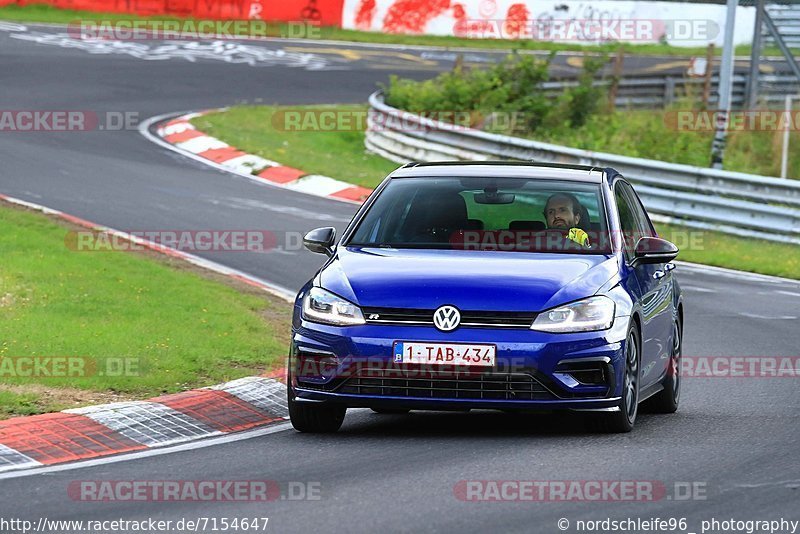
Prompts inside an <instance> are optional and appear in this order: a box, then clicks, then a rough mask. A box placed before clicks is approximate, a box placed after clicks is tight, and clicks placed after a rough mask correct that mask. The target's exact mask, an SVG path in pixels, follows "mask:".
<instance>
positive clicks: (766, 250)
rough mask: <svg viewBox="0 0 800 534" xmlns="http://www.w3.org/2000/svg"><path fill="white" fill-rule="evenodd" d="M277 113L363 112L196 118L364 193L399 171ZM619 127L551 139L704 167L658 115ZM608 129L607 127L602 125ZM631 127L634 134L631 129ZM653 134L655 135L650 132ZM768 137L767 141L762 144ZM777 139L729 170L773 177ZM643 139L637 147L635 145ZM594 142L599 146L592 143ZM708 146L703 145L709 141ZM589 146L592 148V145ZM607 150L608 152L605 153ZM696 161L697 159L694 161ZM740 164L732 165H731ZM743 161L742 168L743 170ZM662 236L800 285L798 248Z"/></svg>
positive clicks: (747, 145) (753, 137)
mask: <svg viewBox="0 0 800 534" xmlns="http://www.w3.org/2000/svg"><path fill="white" fill-rule="evenodd" d="M278 109H283V110H286V109H292V110H298V109H313V110H320V109H326V110H329V109H339V110H342V111H349V112H352V111H359V110H361V111H363V110H364V109H365V108H364V107H363V106H308V107H305V108H304V107H302V106H297V107H292V108H276V107H272V106H256V107H245V106H241V107H234V108H232V109H230V110H229V111H226V112H222V113H212V114H209V115H204V116H202V117H199V118H197V119H194V120H193V121H192V123H193V124H194V125H195V126H196V127H198V128H199V129H201V130H202V131H204V132H206V133H208V134H209V135H212V136H214V137H218V138H220V139H223V140H225V141H226V142H228V143H230V144H232V145H233V146H236V147H237V148H240V149H242V150H245V151H247V152H250V153H256V154H259V155H261V156H263V157H265V158H268V159H274V160H276V161H279V162H280V163H282V164H284V165H289V166H292V167H297V168H299V169H302V170H304V171H307V172H309V173H314V174H324V175H327V176H331V177H333V178H337V179H339V180H343V181H346V182H350V183H356V184H359V185H363V186H365V187H375V186H376V185H377V184H378V183H379V182H380V181H381V180H382V179H383V178H384V176H386V174H388V173H389V172H390V171H392V170H393V169H395V168H397V165H396V164H395V163H392V162H390V161H388V160H385V159H383V158H381V157H378V156H375V155H371V154H368V153H366V151H365V149H364V136H363V133H362V132H357V131H346V132H336V131H309V132H284V131H282V129H280V128H276V127H275V125H273V122H272V118H273V115H274V114H275V112H276V110H278ZM615 115H616V118H615V121H616V123H612V124H610V125H608V130H609V132H610V133H607V134H606V133H600V132H598V130H602V129H601V128H600V126H601V122H602V121H598V122H597V123H590V125H588V126H587V127H586V128H587V130H592V129H593V130H594V131H593V134H592V135H589V134H588V133H584V134H581V133H580V132H582V131H583V130H579V132H578V133H570V132H569V131H567V132H562V135H561V136H559V135H555V134H554V135H553V136H552V137H548V138H547V140H548V141H551V142H557V143H564V144H569V143H575V145H581V144H584V146H583V148H592V149H594V150H608V151H613V152H623V153H624V152H626V151H627V152H628V154H629V155H635V156H640V157H653V158H657V157H659V156H661V157H662V158H667V159H668V158H673V159H677V160H678V161H679V162H682V163H693V164H697V165H706V160H707V159H708V154H709V150H708V149H707V148H705V147H699V148H698V147H695V146H694V145H695V144H699V143H700V141H699V140H698V138H697V137H696V136H697V135H698V134H695V133H683V134H680V135H679V136H677V138H676V136H673V133H674V132H671V131H669V130H667V128H666V127H664V126H663V124H664V123H663V121H662V120H661V119H660V118H655V117H656V116H655V115H654V113H653V112H638V111H637V112H619V113H617V114H615ZM603 124H606V123H603ZM626 125H628V126H629V127H630V131H628V130H626V128H625V126H626ZM653 129H655V131H652V130H653ZM759 136H763V137H764V138H765V140H759ZM772 138H773V136H772V134H759V133H747V134H736V133H735V134H733V135H732V136H731V140H730V145H729V147H728V152H727V156H728V160H727V163H728V165H727V167H728V168H730V166H731V165H733V166H734V167H735V168H737V170H742V171H745V172H748V171H749V172H758V171H760V170H762V171H763V170H769V169H771V168H772V167H770V165H772V164H773V162H772V158H771V156H769V155H765V152H764V150H765V149H764V146H762V145H767V147H768V148H771V147H772V145H771V140H772ZM637 140H638V142H637ZM591 142H596V143H597V144H596V145H592V144H590V143H591ZM703 142H705V141H703ZM793 143H794V145H793V146H794V147H795V148H794V150H793V154H795V157H794V158H793V165H792V169H793V170H800V168H798V167H797V164H798V162H800V152H798V149H800V139H798V140H797V141H796V142H795V140H794V139H793ZM586 145H588V146H586ZM601 147H602V148H601ZM692 158H696V159H692ZM731 162H734V163H731ZM737 162H738V163H737ZM659 229H660V231H661V232H662V233H663V234H664V235H665V237H667V239H670V238H673V239H674V240H675V241H676V243H677V244H678V245H679V246H680V247H681V255H680V258H679V259H682V260H685V261H692V262H697V263H703V264H708V265H716V266H719V267H728V268H732V269H741V270H744V271H751V272H757V273H762V274H771V275H775V276H785V277H788V278H797V279H800V247H797V246H794V245H784V244H779V243H771V242H767V241H760V240H755V239H746V238H739V237H732V236H728V235H725V234H721V233H719V232H709V231H698V230H690V229H687V228H682V227H678V226H667V225H659Z"/></svg>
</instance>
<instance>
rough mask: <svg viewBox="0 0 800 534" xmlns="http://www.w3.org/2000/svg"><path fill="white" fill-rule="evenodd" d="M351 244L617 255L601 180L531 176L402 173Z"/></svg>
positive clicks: (369, 215) (351, 240)
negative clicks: (414, 175)
mask: <svg viewBox="0 0 800 534" xmlns="http://www.w3.org/2000/svg"><path fill="white" fill-rule="evenodd" d="M347 246H370V247H387V248H432V249H451V250H485V251H498V250H499V251H515V252H556V253H573V254H609V253H610V250H609V239H608V228H607V224H606V216H605V211H604V209H603V202H602V196H601V192H600V187H599V186H598V185H597V184H586V183H581V182H568V181H556V180H541V179H536V180H526V179H524V178H502V179H498V178H489V177H487V178H475V177H470V178H457V177H453V178H399V179H394V180H392V181H390V182H389V184H388V185H387V186H386V188H385V189H384V190H383V191H382V192H381V194H380V196H379V197H378V199H377V200H376V201H375V203H374V204H373V205H372V207H371V208H370V210H369V211H368V212H367V214H366V216H364V218H363V219H362V221H361V223H360V224H359V225H358V228H357V229H356V231H355V232H354V233H353V235H352V237H351V239H350V241H349V242H348V243H347Z"/></svg>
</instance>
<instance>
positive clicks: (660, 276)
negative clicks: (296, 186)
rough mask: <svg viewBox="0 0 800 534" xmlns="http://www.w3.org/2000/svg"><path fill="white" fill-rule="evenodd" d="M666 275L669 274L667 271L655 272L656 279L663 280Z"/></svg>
mask: <svg viewBox="0 0 800 534" xmlns="http://www.w3.org/2000/svg"><path fill="white" fill-rule="evenodd" d="M665 276H667V273H666V272H665V271H656V272H654V273H653V278H655V279H656V280H661V279H662V278H664V277H665Z"/></svg>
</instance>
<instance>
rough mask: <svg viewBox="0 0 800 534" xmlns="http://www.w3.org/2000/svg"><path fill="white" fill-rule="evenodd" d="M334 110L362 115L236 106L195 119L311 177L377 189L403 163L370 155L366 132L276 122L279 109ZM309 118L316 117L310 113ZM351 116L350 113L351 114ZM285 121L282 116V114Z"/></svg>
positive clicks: (341, 108) (220, 135) (345, 109)
mask: <svg viewBox="0 0 800 534" xmlns="http://www.w3.org/2000/svg"><path fill="white" fill-rule="evenodd" d="M278 109H280V110H282V111H291V110H306V111H307V110H320V111H327V110H335V111H339V112H344V113H350V112H353V113H361V114H362V115H361V116H363V113H364V112H365V111H366V108H365V107H364V106H361V105H354V106H296V107H284V108H276V107H272V106H257V107H246V106H237V107H233V108H231V109H230V110H229V111H227V112H224V113H212V114H209V115H204V116H202V117H199V118H197V119H194V120H193V121H192V123H193V124H194V125H195V126H197V128H199V129H200V130H202V131H204V132H206V133H208V134H210V135H213V136H215V137H218V138H220V139H225V140H226V142H228V143H230V144H232V145H233V146H235V147H237V148H239V149H241V150H244V151H245V152H249V153H251V154H257V155H259V156H262V157H264V158H267V159H273V160H276V161H279V162H280V163H281V164H283V165H287V166H289V167H295V168H298V169H301V170H303V171H306V172H308V173H310V174H323V175H326V176H332V177H336V178H338V179H340V180H344V181H345V182H349V183H352V184H356V185H363V186H365V187H373V188H374V187H375V186H376V185H377V184H378V183H379V182H380V181H381V180H382V179H383V178H384V177H385V176H386V175H387V174H389V172H391V171H392V170H394V169H396V168H397V167H398V165H396V164H395V163H392V162H390V161H387V160H385V159H383V158H381V157H378V156H375V155H373V154H369V153H367V151H366V150H365V149H364V133H363V131H360V130H358V131H356V130H353V131H338V132H331V131H299V132H287V131H284V128H283V127H282V126H281V125H282V124H283V122H282V121H276V122H277V127H276V124H273V115H274V113H275V111H276V110H278ZM308 116H313V115H311V114H309V115H308ZM348 116H349V115H348ZM279 117H280V116H279Z"/></svg>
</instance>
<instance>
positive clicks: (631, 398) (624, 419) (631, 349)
mask: <svg viewBox="0 0 800 534" xmlns="http://www.w3.org/2000/svg"><path fill="white" fill-rule="evenodd" d="M640 348H641V344H640V343H639V331H638V330H637V329H636V325H635V324H631V327H630V330H629V331H628V337H627V338H626V340H625V374H624V376H623V379H622V398H621V399H620V401H619V404H618V405H617V407H616V408H617V409H616V411H614V412H611V413H602V414H593V415H592V416H591V419H590V420H589V421H590V425H591V427H592V428H593V429H594V430H596V431H598V432H605V433H609V434H619V433H625V432H630V431H631V430H633V425H634V424H635V423H636V415H637V413H638V411H639V377H640V372H639V367H640V366H639V363H640V361H641V360H640V357H639V352H640Z"/></svg>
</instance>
